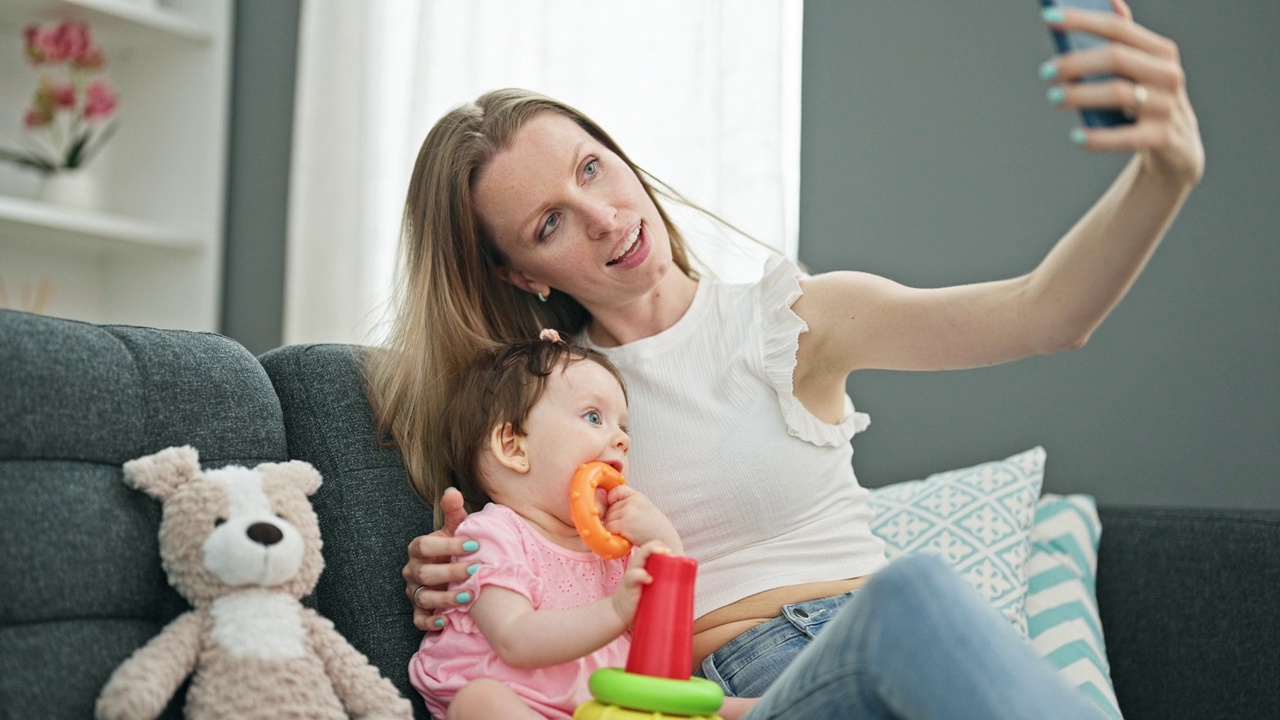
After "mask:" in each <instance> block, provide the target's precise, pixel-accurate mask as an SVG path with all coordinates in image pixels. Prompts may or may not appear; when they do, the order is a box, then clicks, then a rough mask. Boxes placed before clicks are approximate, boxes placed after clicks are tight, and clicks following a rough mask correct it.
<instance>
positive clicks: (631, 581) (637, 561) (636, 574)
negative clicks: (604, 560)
mask: <svg viewBox="0 0 1280 720" xmlns="http://www.w3.org/2000/svg"><path fill="white" fill-rule="evenodd" d="M670 552H671V548H669V547H667V546H666V545H664V544H663V543H662V541H660V540H650V541H649V542H647V543H644V544H643V545H641V546H640V547H638V548H636V551H635V552H634V553H632V554H631V560H630V562H628V564H627V571H626V572H625V573H623V575H622V586H621V587H619V588H618V589H617V590H616V591H615V592H614V593H613V596H612V597H611V598H610V600H612V601H613V610H614V612H616V613H618V617H619V618H621V619H622V622H623V623H624V624H625V625H626V626H627V627H628V628H629V627H631V622H632V621H633V620H635V619H636V608H637V607H639V605H640V591H641V590H642V589H643V588H644V586H645V585H648V584H649V583H651V582H653V576H652V575H650V574H649V571H648V570H646V569H645V567H644V566H645V563H646V562H647V561H648V560H649V556H650V555H652V554H654V553H661V554H668V553H670Z"/></svg>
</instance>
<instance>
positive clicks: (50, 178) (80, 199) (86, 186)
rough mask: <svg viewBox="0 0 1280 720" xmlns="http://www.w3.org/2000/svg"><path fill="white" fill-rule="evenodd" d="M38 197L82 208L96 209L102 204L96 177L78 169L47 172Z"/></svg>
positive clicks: (55, 203) (58, 203)
mask: <svg viewBox="0 0 1280 720" xmlns="http://www.w3.org/2000/svg"><path fill="white" fill-rule="evenodd" d="M39 197H40V199H41V200H43V201H45V202H47V203H52V204H54V205H61V206H63V207H72V208H80V209H82V210H97V209H99V208H100V207H101V205H102V189H101V187H100V186H99V185H98V182H97V178H95V177H93V175H91V174H89V173H87V172H85V171H84V170H79V169H76V170H58V171H56V172H51V173H47V174H46V175H45V177H44V181H43V183H42V184H41V186H40V195H39Z"/></svg>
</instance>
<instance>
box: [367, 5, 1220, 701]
mask: <svg viewBox="0 0 1280 720" xmlns="http://www.w3.org/2000/svg"><path fill="white" fill-rule="evenodd" d="M1115 5H1116V10H1117V13H1118V14H1117V15H1110V14H1101V13H1090V12H1085V11H1078V10H1070V9H1068V10H1065V11H1063V13H1062V16H1061V17H1053V16H1051V15H1048V16H1046V20H1047V21H1049V22H1050V23H1051V24H1052V25H1054V26H1055V27H1057V28H1058V29H1061V30H1064V31H1072V30H1079V31H1085V32H1091V33H1094V34H1096V35H1099V36H1101V37H1103V38H1106V39H1108V40H1110V41H1111V44H1110V46H1109V47H1105V48H1101V49H1097V50H1092V51H1087V52H1082V53H1078V54H1073V55H1069V56H1063V57H1060V58H1056V59H1055V60H1054V61H1052V62H1051V64H1049V65H1048V69H1049V70H1052V72H1045V73H1044V74H1045V75H1046V76H1047V77H1051V78H1053V79H1054V81H1055V82H1058V83H1063V84H1062V85H1061V86H1060V87H1061V89H1062V91H1063V92H1062V94H1061V101H1060V103H1059V104H1060V106H1061V107H1062V108H1064V109H1068V110H1071V111H1073V112H1074V111H1076V110H1077V109H1079V108H1082V107H1122V108H1127V109H1128V110H1129V111H1130V112H1132V114H1133V115H1134V116H1135V122H1134V124H1133V125H1130V126H1125V127H1120V128H1111V129H1097V130H1087V131H1081V132H1080V133H1078V135H1077V139H1078V140H1079V141H1080V142H1081V143H1082V144H1083V145H1084V146H1085V147H1086V148H1088V149H1091V150H1095V151H1108V152H1133V153H1134V156H1133V159H1132V161H1131V162H1130V163H1129V164H1128V165H1127V166H1126V167H1125V169H1124V170H1123V171H1122V172H1121V174H1120V176H1119V177H1118V178H1117V179H1116V181H1115V182H1114V183H1113V185H1112V187H1111V188H1110V189H1109V190H1108V191H1107V192H1106V193H1105V194H1104V195H1103V196H1102V198H1101V199H1100V200H1099V201H1098V202H1097V203H1096V204H1095V205H1094V207H1093V208H1092V209H1090V210H1089V212H1088V213H1086V214H1085V216H1084V217H1083V218H1081V220H1080V221H1079V222H1078V223H1077V224H1076V225H1075V226H1074V227H1073V228H1072V229H1071V230H1070V231H1069V232H1068V233H1067V234H1066V235H1065V236H1064V237H1063V238H1062V239H1061V240H1060V241H1059V242H1058V243H1057V244H1056V245H1055V246H1054V248H1053V249H1052V250H1051V251H1050V252H1049V254H1048V256H1047V257H1046V258H1045V259H1044V261H1043V262H1041V263H1040V265H1039V266H1038V267H1037V268H1036V269H1035V270H1033V271H1032V272H1030V273H1028V274H1027V275H1024V276H1021V277H1016V278H1011V279H1008V280H1002V281H998V282H988V283H980V284H975V285H967V286H960V287H950V288H940V289H926V290H921V289H913V288H907V287H904V286H901V285H898V284H896V283H894V282H892V281H889V280H886V279H884V278H880V277H876V276H874V275H870V274H867V273H858V272H838V273H828V274H824V275H819V276H815V277H801V276H800V275H799V274H798V273H797V272H796V271H795V269H794V267H792V266H790V265H789V264H788V263H785V262H782V261H776V260H775V261H773V262H771V263H770V265H769V267H768V268H767V269H766V272H765V277H764V278H763V279H762V280H761V281H760V282H759V283H756V284H753V285H744V286H727V285H723V284H719V283H715V282H712V281H709V280H700V279H699V278H698V277H697V275H696V274H695V273H694V272H693V271H692V269H691V267H690V264H689V261H688V254H687V250H686V247H685V243H684V240H683V238H682V237H681V236H680V234H679V231H678V229H677V228H675V227H674V226H673V225H672V224H671V222H670V221H669V219H668V218H667V216H666V214H665V213H664V211H663V210H662V207H661V205H660V204H659V203H658V200H657V197H658V193H657V191H656V190H655V189H654V186H653V185H652V184H651V183H650V182H649V181H648V180H647V179H646V178H647V176H646V175H645V174H644V173H643V172H642V171H640V170H639V169H638V168H636V167H635V165H634V164H633V163H631V162H630V160H628V159H627V157H626V155H625V154H623V152H622V151H621V149H620V148H618V147H617V145H616V143H614V142H613V141H612V140H611V139H610V138H609V137H608V135H606V134H605V133H604V132H603V131H602V130H601V129H600V128H599V127H598V126H596V125H595V124H594V123H592V122H591V121H590V120H588V119H587V118H585V117H583V116H582V115H581V114H580V113H577V112H576V111H574V110H572V109H571V108H568V107H565V106H563V105H561V104H559V103H556V102H554V101H550V100H547V99H545V98H539V97H537V96H532V95H530V94H528V93H522V92H520V91H500V92H497V93H491V94H488V95H486V96H484V97H482V98H481V99H480V100H479V101H477V104H476V105H473V106H467V107H463V108H459V109H457V110H455V111H453V112H451V113H450V114H448V115H446V116H445V118H443V119H442V120H441V121H440V122H439V123H437V125H436V127H435V128H433V130H432V131H431V133H430V134H429V135H428V137H427V139H426V141H425V142H424V144H423V148H422V151H421V153H420V155H419V158H418V164H417V166H416V167H415V170H414V176H413V181H412V183H411V186H410V192H409V199H408V207H407V211H406V229H407V233H406V238H407V239H408V240H409V242H407V248H406V249H407V258H406V260H407V265H406V268H407V270H408V275H407V284H406V286H405V287H404V295H403V297H402V311H401V314H400V315H399V318H398V323H397V326H396V329H395V331H394V333H393V340H392V342H391V345H390V347H389V352H388V353H386V354H384V355H383V356H382V357H381V358H380V361H379V364H378V365H377V366H376V367H375V368H374V369H373V372H372V374H371V389H372V392H373V397H374V403H375V406H376V411H377V413H378V417H379V420H380V422H381V423H382V424H383V426H384V427H385V428H386V429H387V430H388V431H389V432H390V434H391V435H392V437H394V438H395V440H396V442H397V443H398V445H399V447H400V448H401V451H402V452H403V454H404V456H405V460H406V464H407V467H408V469H409V472H410V475H411V477H412V479H413V480H414V482H415V485H416V487H417V488H418V490H419V492H420V493H422V494H423V496H424V497H426V498H427V499H429V500H431V501H432V502H433V503H434V504H435V507H436V508H437V512H438V516H439V518H440V519H441V520H442V522H443V524H442V530H440V531H438V532H436V533H433V534H432V535H429V536H424V537H422V538H418V539H416V540H415V541H414V543H413V544H412V545H411V546H410V562H409V564H408V565H407V566H406V568H405V573H404V575H405V580H406V584H407V587H406V592H407V593H408V594H409V595H410V597H411V598H412V599H413V602H414V605H415V614H414V620H415V624H416V625H417V626H418V627H420V628H422V629H424V630H429V629H431V628H432V626H433V624H434V621H435V620H436V619H438V617H439V616H438V614H436V613H433V612H432V611H439V610H442V609H444V608H448V607H452V606H455V605H457V604H458V600H457V598H451V597H448V596H447V594H446V593H444V592H443V591H441V590H439V589H438V588H440V587H441V586H442V585H443V584H444V583H446V582H448V581H450V580H458V579H461V578H463V577H465V573H466V567H467V561H466V559H465V554H466V548H465V547H464V541H465V540H466V538H455V537H452V534H453V533H452V529H453V528H455V527H456V526H457V523H458V522H459V520H460V519H461V518H462V517H465V511H464V509H463V508H462V507H461V503H460V501H458V500H457V496H456V493H450V494H448V495H443V494H442V493H443V490H444V487H443V486H442V485H441V483H440V480H439V479H440V478H442V477H443V474H442V473H441V472H440V469H439V468H438V467H435V466H434V462H435V460H434V458H435V457H436V456H437V455H438V453H436V452H435V451H433V449H432V443H433V442H435V440H434V438H436V437H437V436H438V432H439V431H438V428H437V427H435V426H434V425H433V422H434V418H433V415H432V412H433V410H432V408H433V404H434V403H435V400H436V398H437V397H438V395H439V393H440V392H441V388H442V387H444V386H445V385H447V383H448V382H449V381H450V379H451V378H453V377H454V376H455V375H456V373H457V370H458V368H459V367H461V366H462V364H464V363H465V362H466V359H467V358H468V357H470V356H471V355H473V354H474V353H475V352H477V351H478V350H480V349H483V348H486V347H489V346H491V345H492V344H493V343H494V342H495V341H500V340H503V339H511V338H517V337H522V336H527V335H529V334H531V333H533V332H536V330H537V329H538V327H540V326H551V327H557V328H560V329H561V330H567V331H569V332H571V333H576V335H577V337H578V339H579V341H580V342H583V343H585V344H588V345H590V346H592V347H595V348H597V349H599V350H601V351H602V352H604V353H605V354H606V355H607V356H608V357H609V358H610V360H612V361H613V362H614V363H615V364H616V365H618V367H619V368H620V369H621V370H622V372H623V375H624V377H626V379H627V383H628V386H629V388H630V389H631V392H632V399H633V404H632V427H633V432H634V436H635V438H636V445H637V447H638V448H642V449H643V454H642V453H640V452H637V453H635V455H634V457H633V459H632V481H633V482H634V483H635V484H636V486H637V487H638V488H639V489H641V490H642V491H644V492H645V493H647V494H648V495H649V496H650V497H652V498H653V499H654V501H655V502H656V503H657V504H658V505H659V507H661V508H662V509H663V511H664V512H666V513H667V515H668V516H669V517H670V518H671V519H672V521H673V522H674V523H675V525H676V528H677V530H678V531H679V532H680V535H681V537H682V538H683V539H684V542H685V548H686V551H687V552H688V553H689V554H690V555H692V556H693V557H695V558H697V559H698V560H699V561H700V563H701V565H700V575H699V592H698V598H697V607H696V609H695V615H696V622H695V625H694V632H695V637H694V652H695V660H696V664H697V669H698V671H699V672H700V673H701V674H704V675H706V676H708V677H711V678H712V679H715V680H717V681H718V682H721V683H722V684H723V685H724V686H725V687H726V692H728V693H729V694H730V695H738V696H752V695H763V698H762V700H761V701H760V703H759V704H758V705H757V706H756V707H755V708H754V709H753V710H752V711H751V712H750V714H749V715H748V717H751V718H756V717H849V716H862V715H866V716H870V717H899V718H932V717H949V718H955V717H987V718H999V717H1010V718H1013V717H1040V718H1048V717H1086V716H1089V714H1090V713H1091V710H1090V708H1089V707H1088V706H1087V705H1085V704H1084V703H1083V702H1081V700H1080V698H1079V697H1077V695H1076V694H1075V693H1074V692H1073V691H1071V689H1070V688H1067V687H1066V686H1065V685H1064V684H1063V683H1061V682H1060V681H1058V680H1057V678H1056V677H1055V676H1053V674H1052V672H1050V671H1049V670H1047V669H1046V667H1045V666H1044V665H1043V664H1041V663H1038V662H1034V661H1033V660H1031V655H1030V653H1029V651H1028V650H1027V649H1026V648H1025V646H1024V645H1023V644H1022V643H1019V642H1018V641H1017V640H1016V639H1015V638H1014V636H1013V634H1012V632H1011V631H1010V630H1009V629H1008V628H1007V627H1002V626H1001V623H1000V621H999V618H998V616H996V615H995V613H994V612H993V611H991V610H990V609H989V608H986V607H984V606H983V603H982V602H981V600H979V599H977V597H976V595H975V594H974V593H972V592H971V591H969V590H968V588H967V586H965V585H964V584H963V583H962V582H960V581H959V580H958V579H957V578H956V577H955V576H954V574H953V573H950V572H949V571H948V570H946V569H945V568H943V567H941V566H940V564H939V563H936V562H934V561H930V560H929V559H925V558H917V559H912V560H910V561H905V562H900V563H894V564H893V565H891V566H888V567H885V562H884V558H883V552H882V549H881V547H880V546H879V545H878V543H877V541H876V540H875V538H874V537H873V536H872V535H871V534H870V532H869V529H868V527H867V525H868V520H869V514H868V512H867V510H866V506H865V503H864V499H865V497H866V491H865V490H863V489H862V488H860V487H859V486H858V485H857V482H856V480H855V479H854V478H853V474H852V470H851V469H849V462H850V460H851V458H850V453H851V450H850V449H849V442H848V441H849V439H850V438H851V437H852V435H853V434H854V433H855V432H857V431H858V430H860V429H862V428H863V427H865V424H866V418H865V416H863V415H861V414H860V413H856V412H854V410H853V407H852V403H851V402H850V401H849V399H848V397H847V395H846V394H845V381H846V379H847V377H848V375H849V373H851V372H853V371H855V370H860V369H871V368H878V369H900V370H943V369H958V368H969V367H977V366H984V365H990V364H995V363H1001V362H1007V361H1010V360H1015V359H1019V358H1023V357H1027V356H1031V355H1037V354H1045V353H1051V352H1056V351H1059V350H1063V349H1069V348H1076V347H1080V346H1082V345H1083V344H1084V343H1085V342H1086V341H1087V339H1088V338H1089V336H1090V334H1091V333H1092V332H1093V330H1094V329H1095V328H1096V327H1097V326H1098V325H1099V324H1100V323H1101V322H1102V320H1103V319H1104V318H1105V317H1106V315H1107V314H1108V313H1109V312H1110V310H1111V308H1113V307H1114V306H1115V305H1116V303H1118V302H1119V301H1120V299H1121V298H1122V297H1123V296H1124V294H1125V293H1126V292H1127V291H1128V289H1129V287H1130V286H1131V285H1132V283H1133V281H1134V279H1135V278H1136V277H1137V275H1138V274H1139V273H1140V272H1141V270H1142V268H1143V266H1144V265H1145V263H1146V261H1147V259H1148V258H1149V257H1150V255H1151V253H1152V252H1153V251H1154V249H1155V248H1156V246H1157V245H1158V244H1159V241H1160V239H1161V238H1162V237H1163V235H1164V233H1165V231H1166V230H1167V228H1168V227H1169V225H1170V223H1171V222H1172V220H1173V218H1174V217H1175V216H1176V214H1177V212H1178V210H1179V208H1180V207H1181V205H1182V203H1183V202H1184V200H1185V199H1186V197H1187V194H1188V193H1189V192H1190V191H1191V189H1192V188H1193V187H1194V186H1195V184H1196V183H1197V182H1198V181H1199V179H1200V176H1201V174H1202V172H1203V167H1204V153H1203V149H1202V147H1201V144H1200V139H1199V134H1198V129H1197V123H1196V119H1195V115H1194V112H1193V111H1192V108H1191V105H1190V102H1189V100H1188V98H1187V95H1186V91H1185V87H1184V81H1183V72H1182V68H1181V65H1180V62H1179V59H1178V53H1177V49H1176V47H1175V46H1174V45H1173V43H1172V42H1170V41H1168V40H1167V39H1165V38H1162V37H1160V36H1158V35H1155V34H1154V33H1152V32H1150V31H1149V30H1147V29H1145V28H1143V27H1141V26H1139V25H1137V24H1135V23H1133V22H1132V15H1131V13H1130V12H1129V9H1128V7H1127V6H1125V5H1124V4H1123V3H1122V2H1121V1H1120V0H1116V3H1115ZM1100 73H1114V74H1116V75H1117V76H1118V79H1116V80H1114V81H1111V82H1107V83H1099V84H1090V85H1076V84H1073V81H1075V80H1077V79H1079V78H1081V77H1083V76H1086V75H1094V74H1100ZM815 498H821V500H822V501H821V502H816V501H815ZM470 509H471V510H475V509H476V508H470ZM449 556H454V557H458V556H463V557H461V558H460V559H461V562H455V563H448V561H447V558H448V557H449ZM437 560H438V561H437ZM881 568H884V569H881ZM855 596H856V599H851V598H853V597H855ZM840 608H843V609H842V610H840V611H839V612H837V610H838V609H840ZM832 617H834V619H831V620H830V622H827V619H829V618H832ZM819 618H820V619H819ZM824 626H825V628H824ZM818 630H822V632H821V634H819V633H818ZM859 713H861V714H862V715H859Z"/></svg>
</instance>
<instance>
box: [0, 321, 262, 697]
mask: <svg viewBox="0 0 1280 720" xmlns="http://www.w3.org/2000/svg"><path fill="white" fill-rule="evenodd" d="M0 368H3V369H4V370H3V371H4V382H2V383H0V547H3V548H4V549H5V551H4V552H3V553H0V577H2V578H4V587H5V590H4V592H3V593H0V716H3V717H42V718H63V717H65V718H83V717H91V716H92V713H93V702H94V700H95V699H96V698H97V694H98V691H99V689H100V688H101V687H102V684H103V683H104V682H106V679H107V677H108V676H109V675H110V674H111V671H112V670H113V669H114V668H115V666H116V665H117V664H119V663H120V662H121V661H122V660H124V658H125V657H127V656H128V655H129V654H130V653H132V652H133V650H134V649H136V648H137V647H139V646H141V645H142V644H144V643H145V642H146V641H147V640H149V639H151V637H153V636H154V635H156V634H157V633H158V632H159V631H160V629H161V628H162V627H163V626H164V624H165V623H167V622H168V621H169V620H171V619H172V618H174V617H175V616H177V615H178V614H180V613H181V612H183V611H185V610H186V609H187V608H188V605H187V603H186V601H184V600H183V599H182V598H181V597H180V596H178V594H177V593H176V592H174V591H173V590H172V589H171V588H170V587H169V585H168V582H167V581H166V579H165V576H164V573H163V571H162V570H161V567H160V555H159V550H158V548H157V540H156V533H157V529H158V526H159V520H160V508H159V505H158V503H156V502H155V501H154V500H152V499H150V498H148V497H147V496H145V495H143V494H142V493H138V492H135V491H133V490H130V489H129V488H127V487H126V486H125V485H124V483H123V482H122V481H121V472H120V466H121V465H122V464H123V463H124V462H125V461H127V460H131V459H133V458H135V457H140V456H142V455H146V454H149V453H152V452H155V451H157V450H161V449H163V448H165V447H168V446H170V445H182V444H190V445H193V446H195V447H197V448H199V450H200V454H201V457H202V459H203V460H204V461H205V462H206V464H208V465H211V466H216V465H225V464H227V463H238V464H247V465H253V464H257V463H258V462H262V461H267V460H283V459H285V458H286V450H287V448H286V444H285V438H284V429H283V424H282V421H281V415H280V407H279V403H278V402H277V401H276V396H275V392H274V391H273V390H272V387H271V383H270V381H269V380H268V379H267V376H266V374H265V373H264V372H263V371H262V368H261V366H260V365H258V363H257V361H256V360H255V359H254V357H253V356H252V355H251V354H250V353H249V352H248V351H246V350H245V349H244V348H243V347H241V346H240V345H239V344H237V343H235V342H233V341H231V340H229V339H227V338H225V337H222V336H220V335H215V334H211V333H194V332H183V331H170V330H156V329H150V328H139V327H127V326H99V325H91V324H87V323H81V322H75V321H70V320H61V319H56V318H49V317H44V316H39V315H31V314H27V313H20V312H14V311H5V310H0ZM174 707H175V706H171V708H170V712H171V713H172V712H173V710H174Z"/></svg>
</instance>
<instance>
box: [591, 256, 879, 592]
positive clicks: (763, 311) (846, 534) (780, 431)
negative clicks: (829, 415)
mask: <svg viewBox="0 0 1280 720" xmlns="http://www.w3.org/2000/svg"><path fill="white" fill-rule="evenodd" d="M798 278H799V269H798V268H796V266H795V265H794V264H792V263H791V262H789V261H787V260H786V259H785V258H781V257H777V258H773V259H771V260H770V261H769V262H768V264H767V265H766V267H765V273H764V277H763V278H762V279H761V280H760V281H759V282H757V283H753V284H742V285H728V284H724V283H720V282H716V281H713V280H706V279H704V280H702V281H700V282H699V283H698V289H697V293H696V294H695V295H694V299H693V303H692V305H690V306H689V310H688V312H686V313H685V314H684V317H682V318H680V320H679V321H678V322H676V324H675V325H673V326H671V327H670V328H668V329H667V330H665V331H663V332H662V333H659V334H658V335H654V336H652V337H648V338H644V339H642V340H637V341H635V342H632V343H628V344H626V345H623V346H620V347H616V348H602V347H598V346H596V345H594V344H593V343H591V342H590V340H589V339H588V338H587V336H586V333H585V332H583V333H580V334H579V337H578V338H577V341H578V342H579V343H582V344H584V345H587V346H588V347H593V348H595V349H596V350H599V351H600V352H602V353H604V354H605V355H606V356H607V357H608V358H609V359H610V360H611V361H613V363H614V364H616V365H617V366H618V368H619V369H620V370H621V371H622V375H623V377H624V378H625V379H626V381H627V393H628V397H629V400H630V403H629V408H628V414H629V415H630V432H631V438H632V447H633V450H632V452H631V457H630V469H629V477H628V478H627V480H628V482H630V483H631V484H632V485H634V486H635V487H636V489H638V490H640V491H641V492H643V493H645V494H646V495H648V496H649V497H650V498H651V499H652V500H653V501H654V503H655V504H656V505H657V506H658V507H659V508H661V509H662V511H663V512H665V513H666V514H667V516H668V517H670V518H671V521H672V523H674V524H675V527H676V530H678V531H679V533H680V538H681V541H682V542H683V543H684V549H685V552H686V553H688V554H689V555H690V556H691V557H693V558H694V559H696V560H697V561H698V580H697V586H696V587H697V590H696V594H695V602H694V616H695V617H701V616H702V615H705V614H706V613H708V612H711V611H712V610H715V609H717V608H720V607H723V606H725V605H728V604H729V603H732V602H734V601H736V600H740V599H742V598H744V597H747V596H749V595H753V594H755V593H758V592H761V591H764V590H769V589H772V588H777V587H782V586H785V585H794V584H798V583H805V582H820V581H828V580H840V579H844V578H852V577H860V576H862V575H867V574H869V573H872V572H875V571H876V570H878V569H880V568H881V567H883V566H884V565H885V563H886V560H885V554H884V543H883V542H881V540H880V539H879V538H877V537H875V536H874V535H872V534H871V529H870V521H871V510H870V509H869V508H868V507H867V505H866V499H867V496H868V495H869V491H868V490H866V489H865V488H863V487H862V486H860V485H859V484H858V480H857V478H855V477H854V474H853V465H852V459H853V447H852V446H851V445H850V442H849V441H850V439H851V438H852V437H853V435H854V434H855V433H857V432H860V431H862V430H864V429H865V428H866V427H867V425H868V423H869V419H868V418H867V416H866V415H865V414H863V413H859V412H855V411H854V409H853V402H852V401H851V400H850V399H849V398H848V396H846V397H845V412H844V417H843V419H842V420H841V421H840V423H838V424H835V425H833V424H830V423H826V422H823V421H822V420H819V419H818V418H817V417H815V416H814V415H813V414H812V413H810V412H809V411H808V410H806V409H805V408H804V406H803V405H801V404H800V401H799V400H797V399H796V398H795V396H794V395H792V375H793V371H794V370H795V364H796V348H797V346H798V339H799V336H800V333H802V332H805V331H807V330H808V328H807V326H806V325H805V323H804V321H802V320H801V319H800V318H799V317H798V316H797V315H796V314H795V313H794V312H792V311H791V305H792V304H793V303H794V302H795V301H796V299H797V298H799V297H800V295H801V294H802V291H801V289H800V283H799V280H798Z"/></svg>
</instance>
